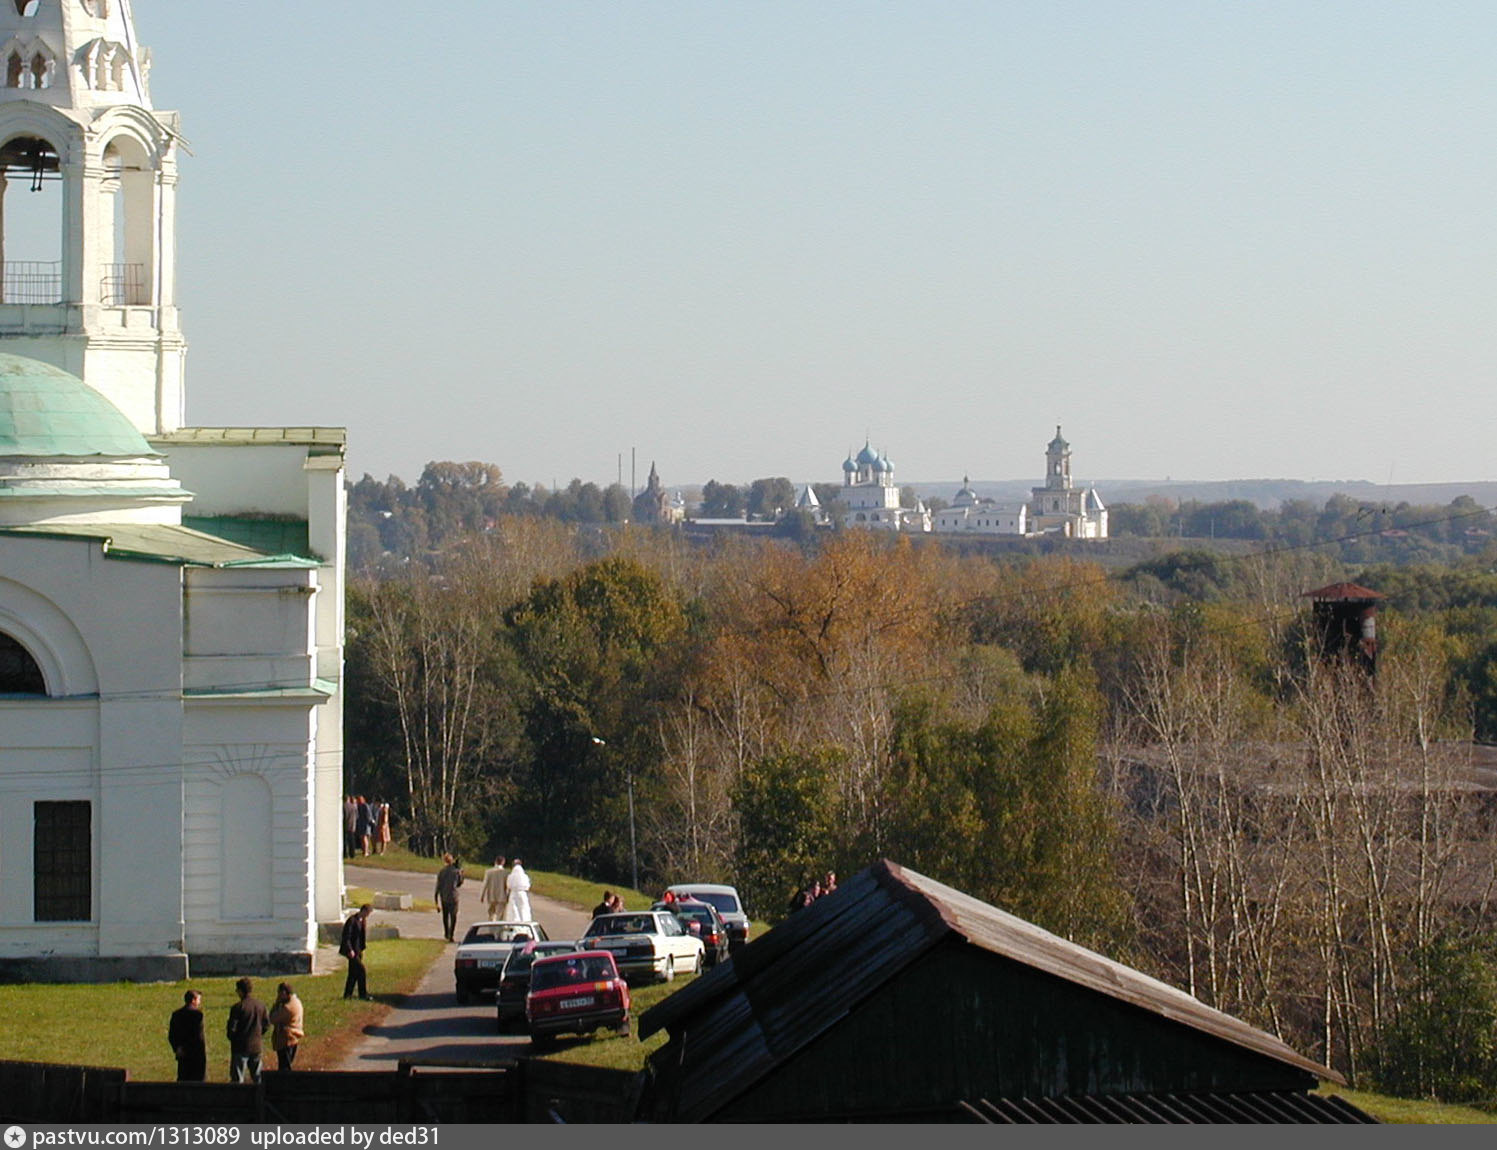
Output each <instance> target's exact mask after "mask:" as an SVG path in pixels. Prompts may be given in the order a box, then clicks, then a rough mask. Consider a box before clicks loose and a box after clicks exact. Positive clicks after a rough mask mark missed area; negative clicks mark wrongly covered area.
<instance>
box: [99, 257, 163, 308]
mask: <svg viewBox="0 0 1497 1150" xmlns="http://www.w3.org/2000/svg"><path fill="white" fill-rule="evenodd" d="M99 302H100V303H101V304H103V305H104V306H105V307H138V306H140V305H142V304H148V303H150V302H151V296H150V292H149V291H148V290H147V287H146V266H145V264H105V265H104V279H103V281H102V282H101V283H100V284H99Z"/></svg>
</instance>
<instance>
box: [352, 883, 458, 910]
mask: <svg viewBox="0 0 1497 1150" xmlns="http://www.w3.org/2000/svg"><path fill="white" fill-rule="evenodd" d="M375 893H376V892H374V891H372V890H370V889H369V888H368V887H365V886H350V887H344V888H343V910H344V913H345V914H346V913H347V912H348V911H350V910H353V909H354V908H355V907H359V906H363V905H364V904H365V903H366V902H369V903H372V902H373V901H374V895H375ZM410 909H411V910H430V911H434V910H436V909H437V903H436V900H435V899H430V898H422V897H421V896H420V895H412V896H411V907H410Z"/></svg>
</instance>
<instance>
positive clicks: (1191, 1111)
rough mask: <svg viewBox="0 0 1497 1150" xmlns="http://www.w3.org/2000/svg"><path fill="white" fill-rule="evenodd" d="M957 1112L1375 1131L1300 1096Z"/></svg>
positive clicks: (1109, 1097)
mask: <svg viewBox="0 0 1497 1150" xmlns="http://www.w3.org/2000/svg"><path fill="white" fill-rule="evenodd" d="M962 1109H963V1110H964V1111H965V1112H966V1113H967V1114H968V1115H969V1116H971V1117H972V1118H974V1119H976V1120H977V1121H978V1122H985V1123H988V1124H989V1125H994V1126H999V1125H1034V1124H1046V1125H1049V1124H1056V1123H1091V1124H1095V1123H1129V1124H1135V1125H1145V1124H1147V1125H1171V1126H1173V1125H1182V1124H1185V1125H1196V1124H1215V1123H1222V1122H1229V1123H1233V1124H1239V1125H1240V1124H1258V1123H1306V1124H1321V1125H1337V1126H1346V1125H1363V1124H1366V1125H1374V1126H1375V1125H1377V1124H1378V1121H1377V1119H1376V1118H1374V1117H1372V1115H1370V1114H1367V1113H1364V1112H1363V1111H1361V1110H1358V1109H1357V1108H1356V1107H1355V1106H1353V1105H1352V1104H1351V1103H1350V1102H1348V1101H1346V1099H1344V1098H1339V1097H1336V1096H1335V1095H1331V1096H1329V1097H1327V1096H1325V1095H1320V1094H1307V1093H1304V1092H1301V1091H1278V1090H1273V1091H1255V1092H1251V1093H1244V1094H1223V1093H1210V1094H1082V1095H1073V1096H1071V1097H1069V1098H999V1099H995V1100H991V1101H990V1100H989V1099H986V1098H980V1099H978V1100H977V1101H976V1102H963V1103H962Z"/></svg>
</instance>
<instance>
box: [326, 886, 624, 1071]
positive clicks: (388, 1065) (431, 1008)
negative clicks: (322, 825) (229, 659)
mask: <svg viewBox="0 0 1497 1150" xmlns="http://www.w3.org/2000/svg"><path fill="white" fill-rule="evenodd" d="M343 873H344V881H345V882H346V883H347V884H348V885H349V886H359V887H366V888H368V889H369V890H373V891H389V892H400V891H404V892H408V893H410V894H413V895H415V896H417V897H418V898H425V899H431V897H432V889H433V887H435V885H436V878H435V876H433V875H426V874H413V873H410V872H407V871H389V870H375V869H373V868H371V867H359V866H354V865H351V864H350V865H347V866H345V867H344V872H343ZM478 886H479V884H478V883H476V882H474V881H473V880H472V879H469V880H468V882H467V883H465V884H464V886H463V889H462V896H463V897H462V898H461V899H460V900H459V901H458V915H457V937H458V938H462V936H463V934H464V933H465V932H466V931H467V929H468V927H469V926H471V925H472V924H473V923H475V922H482V921H484V920H485V919H486V918H487V917H488V907H486V906H485V905H484V904H482V903H481V902H479V901H478ZM601 891H602V888H599V893H600V894H601ZM530 909H531V911H532V912H533V913H534V914H535V917H536V920H537V921H538V922H539V923H540V924H541V925H542V926H544V927H545V928H546V933H547V934H548V935H550V936H551V937H552V938H576V937H577V936H578V935H579V934H581V933H582V931H583V930H585V929H586V927H587V924H588V923H589V922H590V921H592V918H591V916H590V915H588V914H586V913H585V912H583V911H580V910H577V909H575V908H573V907H571V906H567V905H566V904H564V903H559V902H556V901H554V900H553V899H549V898H542V897H541V896H539V895H537V894H535V893H533V892H532V894H531V896H530ZM369 921H370V923H371V924H374V925H378V924H380V923H388V924H390V925H392V926H396V927H399V928H400V934H401V937H402V938H441V937H442V916H441V915H440V914H439V913H438V912H436V911H389V910H377V911H375V912H374V913H373V915H371V916H370V919H369ZM374 945H376V946H377V945H379V944H378V943H375V944H374ZM456 950H457V946H456V944H449V945H448V946H446V947H445V948H443V950H442V953H441V954H440V955H438V956H437V960H436V962H434V963H433V964H432V966H431V969H429V970H428V971H427V972H426V977H425V978H423V979H422V980H421V984H420V986H418V987H417V988H416V992H415V993H414V994H412V995H409V996H408V997H407V998H406V999H405V1000H404V1001H403V1002H402V1003H401V1004H400V1005H398V1006H395V1007H394V1008H393V1009H391V1011H390V1013H389V1014H387V1015H386V1016H385V1017H384V1018H383V1019H382V1020H381V1021H380V1022H378V1023H375V1024H374V1025H372V1026H370V1027H367V1028H366V1029H365V1031H364V1040H363V1041H362V1042H360V1043H359V1045H358V1046H356V1047H355V1048H354V1050H353V1052H352V1053H351V1054H350V1055H349V1056H348V1058H347V1059H345V1060H344V1062H343V1064H342V1065H341V1066H340V1067H339V1069H340V1070H390V1069H393V1068H394V1066H395V1064H396V1063H397V1062H398V1061H399V1060H400V1059H402V1058H413V1057H420V1058H426V1059H434V1060H443V1061H493V1060H495V1059H502V1058H512V1057H514V1056H516V1055H518V1054H523V1053H524V1052H525V1051H526V1049H527V1048H528V1047H529V1039H527V1038H525V1037H524V1036H523V1035H512V1034H506V1035H501V1034H499V1033H498V1032H497V1028H496V1027H495V1024H494V1003H493V999H491V998H483V999H481V1000H479V1001H477V1002H474V1003H470V1004H469V1005H467V1006H458V1005H457V1000H456V998H455V997H454V995H453V978H452V960H453V956H454V954H455V952H456ZM369 989H370V990H371V992H375V993H377V992H378V991H379V988H378V987H373V986H372V987H370V988H369Z"/></svg>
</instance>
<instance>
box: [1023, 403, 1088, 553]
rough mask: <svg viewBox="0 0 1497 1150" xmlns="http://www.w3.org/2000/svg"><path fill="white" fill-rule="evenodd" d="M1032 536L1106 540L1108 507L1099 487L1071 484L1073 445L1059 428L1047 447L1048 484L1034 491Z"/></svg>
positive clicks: (1046, 473)
mask: <svg viewBox="0 0 1497 1150" xmlns="http://www.w3.org/2000/svg"><path fill="white" fill-rule="evenodd" d="M1029 533H1030V534H1031V535H1047V534H1052V533H1053V534H1059V535H1064V536H1066V537H1067V538H1068V539H1106V538H1107V508H1106V506H1104V505H1103V503H1102V497H1101V496H1100V495H1098V494H1097V489H1096V488H1095V487H1086V488H1082V487H1077V486H1076V484H1075V483H1073V482H1072V481H1071V445H1070V444H1069V443H1067V442H1066V441H1065V438H1064V437H1063V436H1062V435H1061V434H1060V425H1059V424H1056V425H1055V438H1054V439H1052V440H1051V441H1050V443H1049V446H1047V447H1046V448H1045V483H1044V486H1043V487H1036V488H1034V489H1033V490H1032V491H1031V499H1030V502H1029Z"/></svg>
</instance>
